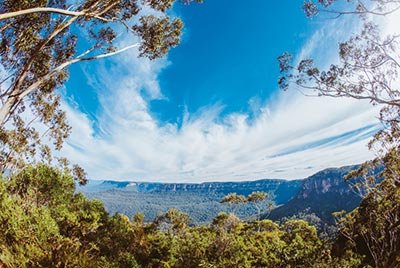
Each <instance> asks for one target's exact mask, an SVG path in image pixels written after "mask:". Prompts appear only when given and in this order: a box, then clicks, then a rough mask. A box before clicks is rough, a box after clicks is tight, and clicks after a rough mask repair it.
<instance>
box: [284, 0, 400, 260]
mask: <svg viewBox="0 0 400 268" xmlns="http://www.w3.org/2000/svg"><path fill="white" fill-rule="evenodd" d="M337 2H338V1H336V0H328V1H325V0H318V1H316V2H312V1H307V2H305V4H304V10H305V12H306V15H307V16H309V17H311V16H315V15H318V14H320V13H321V12H328V13H330V14H335V16H346V15H352V14H353V15H354V14H356V15H359V16H360V17H361V20H362V27H361V30H360V31H359V32H358V33H357V34H354V35H353V36H351V37H350V38H349V39H348V40H346V41H344V42H342V43H340V44H339V50H338V56H339V63H332V64H331V65H330V66H329V67H328V68H327V70H321V69H320V68H319V67H318V66H316V64H315V62H314V60H313V59H311V58H308V59H302V60H300V61H299V62H298V63H293V57H292V55H290V54H289V53H287V52H286V53H284V54H283V55H282V56H280V57H279V58H278V61H279V66H280V70H281V74H282V76H281V77H280V78H279V81H278V82H279V85H280V87H281V88H282V89H288V88H289V86H290V84H294V85H295V86H297V87H300V88H303V89H306V91H307V92H308V93H309V94H310V95H314V96H315V95H316V96H329V97H349V98H353V99H364V100H368V101H369V102H370V103H372V105H380V106H381V110H380V113H379V119H380V121H381V123H382V126H383V128H382V129H381V130H380V131H378V132H377V133H376V134H375V135H374V137H373V138H372V140H371V141H370V143H369V148H370V149H372V150H373V151H374V152H375V153H376V158H375V159H374V160H373V161H369V162H366V163H364V164H363V165H361V168H360V169H358V170H355V171H353V172H351V173H350V174H348V175H347V176H346V179H348V178H351V177H358V178H360V177H361V178H364V182H363V186H364V190H365V191H364V192H365V196H364V199H363V200H362V201H361V204H360V207H359V208H357V209H356V210H354V211H352V212H350V213H349V214H347V215H346V216H344V217H343V218H342V219H341V220H340V221H339V223H340V230H339V240H338V242H336V244H337V245H339V247H341V248H342V249H343V251H344V252H339V253H338V254H339V256H341V258H343V256H344V255H345V254H347V252H349V251H350V252H356V253H357V254H361V255H365V256H366V258H365V259H364V260H363V261H364V262H365V263H364V265H372V266H373V267H398V266H399V261H398V258H397V257H396V256H398V255H399V246H400V245H399V242H398V241H399V232H398V230H399V228H398V227H399V213H398V211H399V199H398V193H399V186H400V168H399V163H400V87H399V71H400V57H399V55H400V44H399V40H400V39H399V35H396V34H390V35H387V36H383V33H382V30H381V29H380V27H379V26H378V25H377V24H375V23H373V22H372V21H371V18H374V17H376V16H380V17H381V19H382V20H383V21H385V19H386V16H388V15H389V14H391V13H395V12H398V10H399V9H400V2H399V1H394V0H371V1H364V2H363V1H357V2H353V1H346V2H351V3H350V4H348V5H344V6H341V7H342V9H334V8H335V7H338V5H335V4H337ZM346 8H349V9H347V10H346ZM397 15H398V14H397ZM376 166H383V171H382V172H380V173H379V174H375V175H372V176H371V170H374V169H375V167H376ZM382 178H383V180H382ZM358 185H359V184H358ZM371 185H372V187H371ZM365 186H366V187H365ZM345 250H347V251H345Z"/></svg>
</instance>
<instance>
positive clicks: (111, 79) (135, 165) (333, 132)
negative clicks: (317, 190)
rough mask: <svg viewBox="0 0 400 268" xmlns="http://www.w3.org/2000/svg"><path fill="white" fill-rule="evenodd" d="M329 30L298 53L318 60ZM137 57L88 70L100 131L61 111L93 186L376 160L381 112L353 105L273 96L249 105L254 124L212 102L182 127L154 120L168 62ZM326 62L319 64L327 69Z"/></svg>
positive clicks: (290, 173) (299, 173) (301, 173)
mask: <svg viewBox="0 0 400 268" xmlns="http://www.w3.org/2000/svg"><path fill="white" fill-rule="evenodd" d="M332 24H333V23H332ZM333 26H334V25H331V26H329V27H328V26H325V27H323V29H321V30H320V31H319V32H317V33H316V35H314V37H312V38H311V39H310V42H309V43H308V45H307V46H305V47H304V48H303V50H302V53H300V54H301V55H303V56H307V55H315V54H321V53H322V52H321V51H323V50H325V49H326V48H327V47H331V46H330V45H329V44H328V45H327V44H326V43H322V40H324V36H332V38H333V37H335V38H336V37H337V36H339V37H340V35H342V34H343V33H342V32H337V31H338V30H337V28H334V27H333ZM329 40H331V39H329ZM329 40H328V41H329ZM137 53H138V52H137V51H135V50H132V51H130V52H128V53H125V54H124V55H122V56H118V57H116V58H114V60H113V62H108V61H107V62H105V61H103V62H98V63H96V64H97V65H96V66H94V65H90V66H89V67H87V68H94V69H87V70H86V75H87V76H88V78H89V79H91V81H92V86H94V87H95V88H97V91H98V96H99V101H100V104H101V107H102V109H101V110H100V111H99V113H98V114H97V124H98V126H99V130H96V131H95V130H94V127H93V124H94V122H92V121H91V120H90V119H89V117H88V116H87V115H85V114H84V113H82V112H80V111H79V110H78V109H76V108H74V105H70V103H68V104H67V103H65V109H66V110H67V114H68V116H69V121H70V122H71V125H72V127H73V133H72V136H71V137H70V139H69V140H68V142H67V144H66V145H65V147H64V149H63V154H64V155H66V156H67V157H69V158H70V159H71V160H72V161H74V162H78V163H80V164H81V165H82V166H83V167H84V168H85V169H86V171H87V172H88V174H89V177H90V178H93V179H115V180H141V181H143V180H147V181H190V182H198V181H216V180H229V181H235V180H253V179H261V178H282V179H295V178H303V177H305V176H308V175H310V174H312V173H313V172H316V171H318V170H320V169H323V168H326V167H331V166H342V165H348V164H355V163H360V162H362V161H364V160H367V159H371V158H372V157H373V154H372V153H371V152H370V151H368V149H367V147H366V144H367V142H368V141H369V139H370V137H371V136H372V134H373V133H374V132H376V131H377V129H378V128H379V127H380V125H379V123H378V120H377V119H376V115H377V109H378V107H372V106H371V105H370V104H369V103H367V102H363V101H356V100H351V99H332V98H312V97H305V96H303V95H302V94H300V93H298V92H297V91H290V92H286V93H281V92H279V93H277V94H276V95H275V97H273V98H271V100H270V101H268V103H265V104H260V102H259V101H256V100H257V98H256V97H255V98H254V99H252V100H251V101H250V102H249V106H250V107H251V109H250V110H253V113H254V114H256V116H255V118H251V120H250V117H249V115H248V114H243V113H233V114H228V115H225V116H221V111H223V105H221V104H210V105H209V106H207V107H203V108H202V109H201V110H200V111H198V112H197V113H194V114H189V113H186V114H184V116H183V118H184V120H183V122H182V124H181V126H180V127H178V125H177V124H171V123H163V122H159V121H158V120H157V118H154V117H153V116H152V115H151V111H150V108H149V101H150V100H154V99H162V98H164V96H163V94H162V90H161V89H160V84H159V81H158V75H159V73H160V72H161V71H162V69H163V68H165V67H166V66H168V65H169V64H173V63H170V62H168V60H167V59H161V60H158V61H153V62H152V61H149V60H146V59H143V58H137ZM332 57H333V56H329V57H325V60H326V62H329V61H330V60H332V59H333V58H332ZM324 63H325V62H324ZM272 86H273V87H275V85H272ZM244 90H245V89H244ZM261 103H262V102H261Z"/></svg>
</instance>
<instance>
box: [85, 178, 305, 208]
mask: <svg viewBox="0 0 400 268" xmlns="http://www.w3.org/2000/svg"><path fill="white" fill-rule="evenodd" d="M301 184H302V181H301V180H292V181H285V180H268V179H266V180H258V181H249V182H207V183H198V184H197V183H149V182H116V181H102V182H101V181H90V182H89V185H88V186H85V187H80V188H79V189H78V190H79V191H81V192H84V193H100V192H107V191H111V190H112V191H115V190H117V191H127V192H134V193H143V194H145V193H153V194H160V195H162V194H174V193H176V194H186V193H187V194H201V195H202V194H213V195H215V194H218V195H219V196H220V195H226V194H229V193H233V192H235V193H237V194H240V195H248V194H250V193H252V192H254V191H264V192H269V193H270V194H271V195H272V198H273V199H274V201H275V202H276V203H277V204H284V203H286V202H287V201H289V200H290V199H291V198H293V196H294V195H295V194H296V193H297V192H298V191H299V189H300V186H301Z"/></svg>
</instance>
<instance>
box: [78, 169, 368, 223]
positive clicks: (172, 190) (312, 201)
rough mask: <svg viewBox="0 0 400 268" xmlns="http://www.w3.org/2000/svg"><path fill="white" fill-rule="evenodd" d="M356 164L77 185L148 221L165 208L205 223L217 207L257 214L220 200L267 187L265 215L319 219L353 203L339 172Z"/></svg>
mask: <svg viewBox="0 0 400 268" xmlns="http://www.w3.org/2000/svg"><path fill="white" fill-rule="evenodd" d="M356 167H357V166H348V167H342V168H330V169H326V170H323V171H320V172H318V173H316V174H314V175H312V176H310V177H308V178H306V179H304V180H291V181H287V180H272V179H271V180H270V179H265V180H258V181H248V182H208V183H200V184H194V183H149V182H128V181H125V182H117V181H109V180H107V181H89V183H88V185H87V186H85V187H78V191H81V192H83V193H84V194H85V195H86V196H88V197H89V198H94V199H99V200H101V201H102V202H103V203H104V205H105V207H106V209H107V210H108V211H109V212H110V213H112V214H113V213H123V214H126V215H128V216H129V217H131V216H132V215H134V214H136V213H139V212H140V213H143V214H144V215H145V218H146V219H147V220H148V221H151V220H153V219H154V218H155V217H156V216H157V215H158V214H160V213H164V212H166V211H167V210H168V209H170V208H177V209H179V210H181V211H183V212H185V213H188V214H189V215H190V216H191V217H192V218H193V223H194V224H202V223H209V222H210V221H211V220H212V219H213V218H214V217H215V216H216V215H217V214H218V213H219V212H221V211H234V212H235V213H236V214H238V215H239V216H240V217H241V218H242V219H248V218H251V217H252V216H254V215H255V214H256V208H255V207H254V206H253V205H239V206H236V207H233V208H232V207H228V206H226V205H225V204H220V203H219V201H220V200H221V198H222V197H223V196H225V195H226V194H228V193H232V192H236V193H237V194H241V195H248V194H250V193H251V192H254V191H265V192H268V193H270V195H271V199H272V201H274V202H275V205H276V206H277V208H276V209H275V210H273V211H272V212H271V214H270V215H269V216H268V218H271V219H273V220H279V219H282V218H289V217H294V216H296V215H299V213H303V214H304V213H307V214H315V215H316V216H317V217H319V218H321V220H322V221H323V222H326V223H329V224H332V223H333V217H332V216H331V213H332V212H335V211H340V210H343V209H344V210H346V211H350V210H352V209H354V208H355V207H356V206H357V205H358V204H359V202H360V200H361V199H360V197H359V196H358V195H357V194H356V193H355V192H354V191H353V190H352V189H351V187H350V184H349V182H344V181H343V176H344V175H346V174H347V173H348V172H349V171H350V170H352V169H355V168H356Z"/></svg>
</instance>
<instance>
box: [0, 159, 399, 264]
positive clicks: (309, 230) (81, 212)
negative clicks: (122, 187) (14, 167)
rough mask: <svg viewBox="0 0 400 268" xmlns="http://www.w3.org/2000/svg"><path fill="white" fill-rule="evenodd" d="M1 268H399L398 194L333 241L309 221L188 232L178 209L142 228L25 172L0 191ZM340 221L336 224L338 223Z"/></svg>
mask: <svg viewBox="0 0 400 268" xmlns="http://www.w3.org/2000/svg"><path fill="white" fill-rule="evenodd" d="M0 198H1V199H0V209H1V211H2V213H1V214H0V223H1V224H0V228H1V234H2V235H1V236H0V260H1V264H2V266H3V267H188V268H189V267H221V268H223V267H367V266H372V267H398V265H400V259H399V253H400V252H399V249H400V230H399V221H398V218H399V213H400V212H399V211H400V207H399V206H400V191H398V189H397V186H395V184H394V183H393V179H391V178H390V177H388V178H387V179H386V180H385V181H384V182H382V183H381V184H379V185H378V186H377V187H376V188H375V189H374V190H373V191H371V192H370V193H369V194H368V195H366V197H365V198H364V200H363V201H362V202H361V204H360V207H359V208H357V209H356V210H354V211H353V212H351V213H349V214H347V215H345V216H344V217H341V218H340V220H339V224H340V225H339V227H340V229H339V233H338V238H337V239H336V240H333V241H332V240H327V239H321V238H319V237H318V235H317V230H316V228H315V227H314V226H311V225H310V224H309V223H308V222H306V221H304V220H294V219H292V220H287V221H286V222H284V223H281V224H280V225H278V224H277V223H274V222H273V221H271V220H261V221H258V220H255V221H251V222H245V221H241V220H240V219H239V218H238V217H237V216H235V215H234V214H232V213H229V214H228V213H225V212H221V213H220V214H218V215H217V216H216V217H215V218H214V219H213V221H212V223H211V224H209V225H200V226H191V225H190V223H191V219H190V216H189V215H187V214H185V213H182V212H180V211H178V210H176V209H170V210H169V211H167V212H166V213H165V214H161V215H159V216H158V217H157V218H156V219H155V220H154V221H153V222H150V223H145V222H144V217H143V215H142V214H136V215H134V216H133V218H132V219H129V218H128V217H127V216H125V215H122V214H115V215H112V216H111V215H109V214H108V213H107V212H106V210H105V209H104V206H103V205H102V203H101V202H100V201H96V200H89V199H87V198H85V197H84V196H83V195H82V194H80V193H76V192H75V181H74V179H73V177H72V176H71V175H69V174H67V173H65V172H63V171H60V170H57V169H55V168H52V167H49V166H46V165H38V166H35V167H32V166H31V167H27V168H26V169H25V170H24V171H21V172H19V173H18V174H15V175H14V176H12V178H10V179H8V180H1V184H0ZM337 216H338V217H339V215H337Z"/></svg>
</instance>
